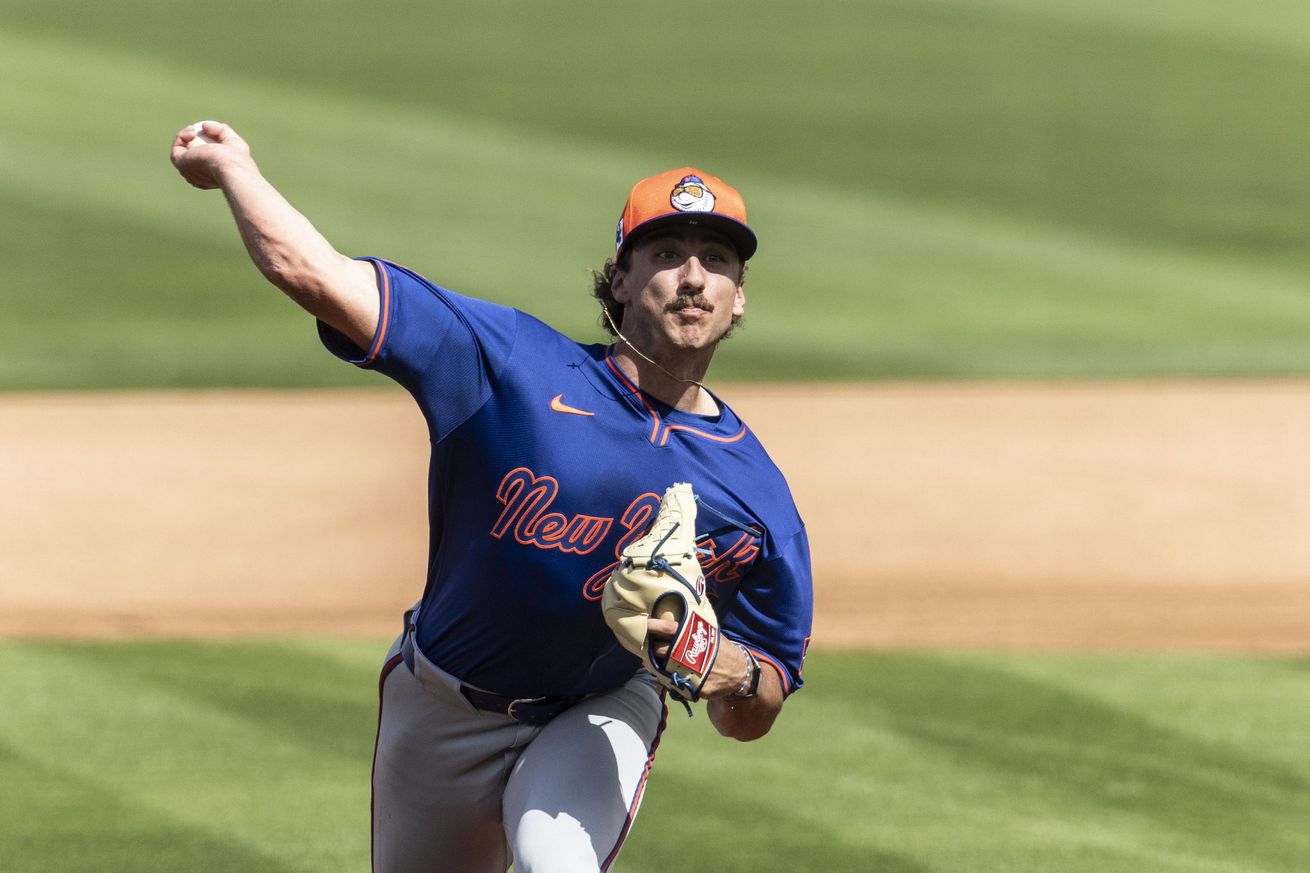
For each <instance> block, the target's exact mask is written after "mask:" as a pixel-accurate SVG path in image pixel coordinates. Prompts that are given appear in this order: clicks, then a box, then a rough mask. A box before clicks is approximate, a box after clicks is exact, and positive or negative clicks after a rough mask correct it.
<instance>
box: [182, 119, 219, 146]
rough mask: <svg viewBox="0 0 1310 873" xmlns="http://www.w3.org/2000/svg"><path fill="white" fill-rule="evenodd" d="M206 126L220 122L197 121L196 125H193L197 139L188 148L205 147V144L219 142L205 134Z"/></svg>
mask: <svg viewBox="0 0 1310 873" xmlns="http://www.w3.org/2000/svg"><path fill="white" fill-rule="evenodd" d="M206 124H218V122H217V121H197V122H196V123H195V124H193V125H191V129H192V130H194V131H195V132H196V138H195V139H193V140H191V142H190V143H188V144H187V148H195V147H196V146H198V145H205V144H207V143H214V142H218V140H216V139H211V138H210V137H209V136H208V135H206V134H205V128H204V125H206Z"/></svg>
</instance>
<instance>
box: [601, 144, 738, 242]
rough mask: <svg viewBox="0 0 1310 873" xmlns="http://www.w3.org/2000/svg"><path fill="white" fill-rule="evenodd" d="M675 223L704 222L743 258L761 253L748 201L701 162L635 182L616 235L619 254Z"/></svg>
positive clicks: (703, 223) (615, 239)
mask: <svg viewBox="0 0 1310 873" xmlns="http://www.w3.org/2000/svg"><path fill="white" fill-rule="evenodd" d="M670 224H700V225H704V226H705V227H709V228H713V229H714V230H717V231H719V232H720V233H722V234H723V235H724V236H726V237H727V238H728V239H730V240H731V241H732V244H733V245H734V246H736V248H737V253H738V254H739V255H741V259H742V260H743V261H745V260H747V259H749V258H750V256H751V255H753V254H755V249H756V247H757V245H758V242H757V241H756V239H755V231H753V230H751V229H750V227H749V226H748V225H747V224H746V203H745V201H743V200H742V199H741V195H740V194H738V193H737V189H736V188H733V187H732V186H731V185H729V184H728V183H727V182H725V181H723V180H722V179H720V178H718V177H716V176H711V175H710V174H709V173H703V172H701V171H700V170H698V169H696V168H695V167H682V168H680V169H677V170H669V171H668V172H667V173H660V174H659V175H658V176H651V177H649V178H647V179H642V180H641V181H640V182H638V183H637V184H636V185H633V186H632V193H631V194H629V195H628V202H627V203H626V204H624V206H623V215H622V216H621V217H620V218H619V227H618V231H617V232H616V233H615V235H614V250H615V252H616V256H617V255H618V254H622V253H623V250H624V248H625V247H626V246H627V245H628V244H629V243H630V242H632V241H634V240H636V239H637V238H639V237H641V236H644V235H645V234H647V233H649V232H650V231H652V230H654V229H655V228H657V227H667V226H668V225H670Z"/></svg>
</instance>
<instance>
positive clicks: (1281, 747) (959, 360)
mask: <svg viewBox="0 0 1310 873" xmlns="http://www.w3.org/2000/svg"><path fill="white" fill-rule="evenodd" d="M1307 59H1310V6H1307V5H1306V4H1304V3H1303V2H1299V0H1265V2H1263V3H1260V4H1257V5H1255V6H1250V5H1247V6H1239V5H1238V4H1233V3H1230V2H1223V0H867V2H855V0H821V2H817V3H809V4H798V3H784V2H780V0H755V2H746V0H730V2H722V3H715V4H706V3H700V2H695V3H693V2H690V0H669V2H665V3H662V4H658V5H657V6H633V5H631V4H616V3H612V2H610V3H603V2H598V0H580V2H574V3H569V4H567V5H565V4H558V3H546V2H527V0H522V2H509V0H487V2H479V3H475V4H434V3H414V2H401V3H390V4H372V5H367V6H361V5H360V4H350V3H346V2H344V0H315V2H310V0H285V2H279V3H271V4H270V3H263V2H255V0H230V2H228V3H225V4H222V5H221V6H218V5H215V6H197V5H194V4H193V5H190V6H186V5H179V4H176V3H164V2H162V0H120V2H115V3H112V4H106V3H92V2H88V0H7V2H6V3H5V4H3V6H0V82H3V83H4V87H2V88H0V168H2V169H3V172H0V278H3V280H4V282H3V289H0V349H3V352H0V391H4V390H38V389H48V388H59V389H64V388H124V387H192V386H195V387H201V386H203V387H208V386H289V387H300V386H322V385H342V384H370V382H375V381H376V378H375V377H373V376H371V375H367V374H360V373H357V372H356V371H354V370H353V368H350V367H347V366H344V365H341V364H338V363H335V362H333V361H331V359H330V358H329V357H328V356H327V355H326V353H324V352H323V351H322V350H321V349H320V348H319V346H318V343H317V341H316V339H315V337H314V332H313V330H312V328H311V326H310V324H309V323H308V320H307V318H306V317H305V316H304V315H303V314H301V313H300V312H298V311H297V310H295V308H294V307H293V306H292V305H290V304H289V303H287V302H285V301H283V300H280V299H278V295H277V293H276V292H275V291H273V290H272V289H271V288H269V287H267V286H265V285H264V284H263V282H262V280H261V279H260V278H259V276H258V274H257V273H256V272H255V270H254V269H253V268H252V267H251V266H250V265H249V264H248V263H247V262H246V260H245V256H244V253H243V251H242V250H241V247H240V244H239V242H238V240H237V238H236V235H235V232H234V230H233V228H232V226H231V221H230V219H229V218H228V217H227V214H226V210H225V208H224V207H223V204H222V201H221V197H220V195H218V194H216V193H213V192H209V193H202V192H197V191H193V190H191V189H189V188H187V187H186V186H185V185H184V184H183V183H182V182H181V181H180V180H179V179H178V178H177V176H176V174H175V173H174V172H173V170H172V168H171V167H170V166H169V165H168V161H167V157H166V148H167V145H168V141H169V138H170V137H171V136H172V134H173V133H174V131H175V130H176V129H177V128H178V127H180V126H181V125H183V124H185V123H189V122H191V121H195V120H197V119H199V118H222V119H224V120H227V121H229V122H231V123H232V124H234V125H235V126H236V127H237V128H238V129H239V130H240V131H242V133H243V134H244V135H245V136H246V137H247V138H248V139H249V140H250V141H251V142H252V144H253V145H254V148H255V153H256V156H257V158H258V159H259V160H260V162H261V165H262V166H263V168H264V170H265V172H266V174H267V175H268V176H269V177H270V178H271V179H272V181H273V182H274V183H275V184H277V185H278V186H279V187H280V188H281V189H282V190H283V191H284V192H285V193H286V194H287V195H288V196H289V197H290V199H291V200H292V201H293V202H294V203H295V204H296V205H298V206H299V207H300V208H301V209H302V210H303V211H304V212H305V213H306V214H308V215H309V216H310V217H311V218H312V219H313V220H314V221H315V222H316V223H317V224H318V225H319V227H320V228H321V229H322V230H323V231H324V232H325V233H326V234H327V235H328V236H329V238H331V239H332V240H333V241H334V242H335V243H336V244H337V245H338V247H339V248H341V249H342V250H343V251H347V252H350V253H355V254H364V253H371V254H380V255H384V256H387V257H390V258H392V259H394V260H398V261H400V262H402V263H406V264H408V265H410V266H413V267H414V268H416V269H419V270H420V271H422V272H424V273H426V274H428V275H430V276H431V277H432V278H433V279H435V280H437V281H439V282H441V283H442V284H445V285H447V286H449V287H452V288H454V289H456V290H460V291H464V292H467V293H471V294H476V295H479V296H484V297H488V298H490V299H494V300H498V301H502V302H505V303H509V304H513V305H517V306H521V307H523V308H525V309H527V310H529V311H531V312H533V313H534V314H537V315H539V316H541V317H543V318H545V319H546V320H548V321H550V322H552V323H554V324H556V325H558V326H559V327H561V328H562V329H564V330H566V331H567V332H569V333H570V334H572V335H574V336H576V337H578V338H587V339H596V340H599V339H600V338H601V336H602V334H601V332H600V330H599V329H598V328H597V327H596V326H595V310H594V308H593V306H592V304H591V303H590V301H589V300H588V299H587V297H586V287H587V283H588V276H587V274H586V272H585V271H586V268H588V267H592V266H599V264H600V263H601V261H602V260H603V259H604V258H605V256H606V255H607V254H608V252H609V250H610V247H611V244H612V229H613V225H614V221H615V219H616V218H617V215H618V210H619V208H620V206H621V204H622V200H623V198H624V196H625V195H626V192H627V189H628V186H629V185H630V184H631V183H632V182H633V181H634V180H635V179H636V178H638V177H640V176H642V175H646V174H649V173H653V172H656V171H660V170H664V169H668V168H671V167H675V166H679V165H682V164H684V163H691V164H695V165H698V166H701V167H703V168H704V169H706V170H709V171H711V172H714V173H718V174H721V175H723V176H725V177H726V178H728V179H729V180H730V181H732V182H733V183H734V184H736V185H737V186H738V187H739V188H740V189H741V190H742V191H743V193H744V194H745V195H746V197H747V200H748V202H749V204H750V207H751V215H752V224H753V225H754V226H755V228H756V230H757V231H758V232H759V235H760V237H761V243H762V248H761V251H760V254H759V256H758V257H757V258H756V259H755V261H754V262H753V263H752V271H751V274H750V277H749V279H748V282H747V290H748V293H749V295H750V305H749V307H748V316H747V328H746V329H745V330H744V331H742V332H741V333H740V334H739V335H738V337H737V338H734V339H733V340H732V341H731V343H729V345H728V347H727V348H725V350H724V353H723V354H722V355H721V357H720V360H719V361H718V362H716V366H715V370H714V371H713V373H712V374H711V375H712V377H713V378H715V379H867V378H987V377H1000V378H1086V377H1102V376H1108V377H1134V376H1219V377H1237V376H1284V375H1295V376H1306V375H1310V343H1308V342H1307V338H1310V290H1308V289H1310V249H1308V248H1307V246H1306V243H1305V238H1306V233H1305V216H1306V215H1307V214H1310V174H1307V173H1306V172H1305V167H1304V162H1305V155H1307V154H1310V125H1307V124H1306V123H1305V122H1304V116H1305V109H1304V95H1305V94H1306V93H1307V89H1310V64H1307V63H1306V61H1307ZM11 462H12V461H11ZM0 581H2V580H0ZM380 648H381V644H380V643H375V642H359V641H342V640H326V639H305V640H294V641H286V640H282V641H264V642H246V643H209V644H204V643H195V642H171V643H162V642H158V643H149V642H124V643H114V644H108V643H106V644H82V643H76V644H75V643H61V644H55V643H51V644H35V643H19V642H0V701H3V703H0V785H3V786H4V790H3V791H0V871H3V873H25V871H42V873H45V871H53V870H82V869H88V870H97V871H109V873H113V871H120V870H121V871H127V870H131V871H142V873H143V871H150V870H160V871H165V870H167V871H177V870H187V871H201V873H203V871H209V870H213V871H218V870H238V869H239V870H261V871H272V873H283V871H333V870H343V871H344V870H352V871H355V870H363V869H367V840H368V823H367V809H368V794H367V788H368V770H369V753H370V750H371V748H372V737H373V730H374V718H375V700H374V697H373V693H374V692H373V689H374V679H375V675H376V669H377V661H378V660H379V655H380ZM808 676H809V681H810V683H811V684H810V687H809V688H807V689H806V690H805V691H804V692H803V693H802V694H801V695H799V696H798V697H797V698H795V700H794V701H793V702H792V703H790V704H789V705H788V707H787V712H786V714H785V716H784V718H783V720H782V721H781V722H780V723H779V725H778V727H777V728H776V729H775V731H774V733H773V734H771V735H770V736H769V737H768V738H767V739H766V740H764V741H762V742H761V743H758V744H753V745H750V746H741V745H737V744H733V743H730V742H727V741H722V740H719V739H718V738H717V737H715V736H713V735H712V732H711V730H710V728H709V726H708V723H707V721H706V720H705V719H704V718H703V717H698V718H696V719H694V720H691V721H688V720H686V719H683V718H680V717H675V718H673V724H672V727H671V728H670V734H669V736H668V738H667V740H666V742H665V743H664V745H663V746H662V747H661V752H660V756H659V759H658V762H657V767H656V772H655V776H654V777H653V782H652V787H651V790H650V793H649V795H648V798H647V801H646V804H645V807H644V811H643V815H642V819H641V820H640V822H639V824H638V827H637V829H636V831H635V833H634V835H633V837H632V839H631V840H630V842H629V844H628V847H627V849H626V850H625V853H624V855H623V859H622V862H621V865H620V869H623V870H626V871H651V873H654V871H665V870H667V869H668V868H669V866H670V865H671V864H676V865H677V866H679V867H683V868H686V869H699V868H704V869H716V870H721V871H725V873H731V871H752V873H769V871H807V870H823V871H844V870H851V871H855V870H858V871H876V873H883V871H886V873H939V871H940V873H946V871H952V873H955V871H968V873H1023V871H1042V873H1047V871H1056V870H1058V871H1061V873H1080V871H1087V873H1115V871H1123V873H1130V871H1131V873H1138V871H1143V870H1150V871H1155V873H1172V871H1177V873H1247V871H1249V873H1282V871H1287V873H1292V871H1297V873H1302V871H1304V870H1305V869H1306V859H1307V858H1308V857H1310V837H1308V836H1307V829H1306V822H1307V821H1310V725H1308V723H1307V720H1306V718H1305V714H1306V712H1307V711H1308V710H1310V661H1306V660H1277V659H1259V658H1244V657H1221V656H1207V655H1163V654H1139V653H1133V654H1123V655H1109V654H1097V655H1076V654H1063V655H1054V654H1051V655H1046V654H1043V655H1035V654H1021V653H1015V654H1002V653H994V652H993V653H985V652H906V653H877V654H857V653H852V654H835V653H831V652H825V651H822V650H819V651H816V652H815V653H814V654H813V655H812V656H811V659H810V665H809V667H808ZM675 716H676V713H675ZM702 853H703V854H704V855H705V856H707V857H706V860H704V861H703V862H702V861H699V860H696V859H698V858H700V857H701V855H702ZM708 856H713V860H712V861H710V860H709V858H708Z"/></svg>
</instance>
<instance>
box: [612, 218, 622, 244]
mask: <svg viewBox="0 0 1310 873" xmlns="http://www.w3.org/2000/svg"><path fill="white" fill-rule="evenodd" d="M614 248H616V249H621V248H623V216H622V215H620V216H619V226H618V227H616V228H614Z"/></svg>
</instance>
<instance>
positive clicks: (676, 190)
mask: <svg viewBox="0 0 1310 873" xmlns="http://www.w3.org/2000/svg"><path fill="white" fill-rule="evenodd" d="M669 203H671V204H672V205H673V208H674V209H676V210H678V211H679V212H713V211H714V194H713V193H712V192H711V191H710V189H709V188H707V187H705V181H704V180H703V179H701V177H700V176H683V177H682V181H680V182H679V183H678V184H677V185H674V186H673V192H672V193H671V194H669Z"/></svg>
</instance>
